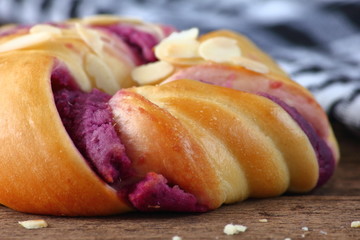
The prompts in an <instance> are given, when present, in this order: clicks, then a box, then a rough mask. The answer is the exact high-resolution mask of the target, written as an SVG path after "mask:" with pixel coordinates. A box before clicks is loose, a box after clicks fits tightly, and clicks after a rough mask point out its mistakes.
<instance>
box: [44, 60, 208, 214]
mask: <svg viewBox="0 0 360 240" xmlns="http://www.w3.org/2000/svg"><path fill="white" fill-rule="evenodd" d="M51 81H52V89H53V93H54V99H55V104H56V107H57V110H58V112H59V115H60V117H61V120H62V122H63V124H64V126H65V128H66V130H67V132H68V134H69V136H70V138H71V139H72V140H73V142H74V144H75V146H76V147H77V149H78V150H79V152H80V153H81V154H82V155H83V156H84V158H85V159H86V160H87V162H88V163H89V165H90V166H91V167H92V168H93V169H94V171H95V172H96V173H97V174H98V175H99V176H100V177H101V178H102V179H103V180H104V181H105V182H107V183H108V184H110V185H112V186H113V187H114V188H115V189H117V190H118V194H119V196H123V197H127V198H128V200H129V202H130V203H132V204H133V206H134V207H135V208H137V209H139V210H141V211H155V210H159V211H161V210H167V211H184V212H204V211H206V210H208V208H207V207H206V206H203V205H200V204H198V202H197V199H196V197H195V196H194V195H193V194H190V193H186V192H184V191H183V190H181V189H180V188H179V187H178V186H174V187H170V186H169V185H168V184H167V180H166V179H165V178H164V177H163V176H162V175H158V174H156V173H148V175H147V176H146V177H145V178H144V179H142V180H140V181H138V182H137V183H136V184H133V182H134V181H135V177H134V169H133V168H132V166H131V161H130V159H129V158H128V156H127V155H126V149H125V147H124V145H123V144H122V143H121V140H120V138H119V136H118V135H117V132H116V130H115V127H114V125H115V124H114V122H113V118H112V113H111V109H110V107H109V106H108V101H109V99H110V98H111V96H110V95H108V94H106V93H103V92H101V91H99V90H97V89H94V90H93V91H91V92H90V93H85V92H83V91H81V90H79V88H78V87H77V85H76V84H75V81H74V80H73V78H72V76H71V75H70V74H69V72H68V71H67V69H66V68H65V67H64V66H63V65H61V64H59V63H57V64H56V67H55V68H54V70H53V72H52V76H51Z"/></svg>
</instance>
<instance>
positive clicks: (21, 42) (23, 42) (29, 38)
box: [0, 32, 54, 52]
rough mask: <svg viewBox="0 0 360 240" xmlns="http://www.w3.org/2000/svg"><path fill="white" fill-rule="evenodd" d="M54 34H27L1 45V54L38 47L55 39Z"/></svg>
mask: <svg viewBox="0 0 360 240" xmlns="http://www.w3.org/2000/svg"><path fill="white" fill-rule="evenodd" d="M53 36H54V35H53V34H52V33H49V32H38V33H34V34H26V35H23V36H19V37H16V38H14V39H12V40H9V41H7V42H4V43H3V44H1V45H0V52H8V51H12V50H16V49H23V48H28V47H31V46H36V45H39V44H41V43H44V42H46V41H49V40H50V39H51V38H53Z"/></svg>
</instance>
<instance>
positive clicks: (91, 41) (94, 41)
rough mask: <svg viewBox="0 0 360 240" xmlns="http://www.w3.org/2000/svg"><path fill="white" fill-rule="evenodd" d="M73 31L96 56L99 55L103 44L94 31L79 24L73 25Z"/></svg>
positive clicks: (99, 36) (97, 33)
mask: <svg viewBox="0 0 360 240" xmlns="http://www.w3.org/2000/svg"><path fill="white" fill-rule="evenodd" d="M75 29H76V31H77V33H78V34H79V36H80V38H81V39H82V40H83V41H84V42H85V43H86V44H87V45H88V46H89V47H90V48H91V49H92V50H93V51H94V52H95V53H97V54H99V55H101V54H102V51H103V48H104V42H103V41H102V40H101V35H100V34H99V32H98V31H96V30H94V29H89V28H87V27H84V26H83V25H81V24H80V23H75Z"/></svg>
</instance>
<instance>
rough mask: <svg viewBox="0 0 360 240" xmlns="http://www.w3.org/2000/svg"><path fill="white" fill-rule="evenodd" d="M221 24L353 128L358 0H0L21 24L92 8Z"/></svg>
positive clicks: (3, 12) (359, 108)
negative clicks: (248, 41)
mask: <svg viewBox="0 0 360 240" xmlns="http://www.w3.org/2000/svg"><path fill="white" fill-rule="evenodd" d="M104 13H110V14H119V15H123V16H135V17H139V18H141V19H143V20H145V21H151V22H162V23H168V24H171V25H175V26H176V27H177V28H178V29H187V28H190V27H193V26H197V27H199V28H200V30H201V31H202V32H207V31H211V30H215V29H220V28H227V29H231V30H235V31H238V32H241V33H244V34H246V35H247V36H249V37H250V38H251V39H252V40H254V41H255V42H256V43H257V44H258V45H259V46H260V47H262V48H263V49H265V50H266V51H267V52H268V53H270V54H271V55H272V56H273V57H274V58H275V59H276V60H277V61H278V62H279V63H280V64H281V65H282V67H283V68H284V69H285V70H286V71H287V72H288V73H289V74H290V75H291V76H292V78H293V79H294V80H295V81H297V82H299V83H300V84H302V85H304V86H305V87H307V88H308V89H309V90H310V91H312V93H313V94H314V95H315V97H316V98H317V100H318V101H319V102H320V104H321V105H322V106H323V107H324V108H325V109H326V111H327V112H328V114H329V115H330V116H332V117H334V118H335V119H337V120H338V121H340V122H342V123H343V124H345V125H346V126H348V127H349V129H351V130H353V131H354V132H355V133H357V134H359V135H360V1H349V0H327V1H302V0H221V1H219V0H197V1H192V0H133V1H131V0H98V1H96V0H61V1H55V0H0V21H2V22H4V23H5V22H19V23H25V24H31V23H37V22H47V21H61V20H64V19H67V18H69V17H84V16H89V15H94V14H104Z"/></svg>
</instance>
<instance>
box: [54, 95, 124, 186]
mask: <svg viewBox="0 0 360 240" xmlns="http://www.w3.org/2000/svg"><path fill="white" fill-rule="evenodd" d="M54 96H55V103H56V106H57V109H58V111H59V114H60V116H61V119H62V121H63V124H64V126H65V128H66V130H67V132H68V133H69V135H70V137H71V139H72V140H73V142H74V143H75V145H76V147H77V148H78V149H79V151H80V152H81V153H82V155H83V156H84V157H85V159H86V160H87V161H88V162H89V163H90V165H91V166H93V167H94V169H95V171H96V172H97V173H98V174H99V175H100V176H101V177H102V178H103V179H104V180H105V181H106V182H108V183H116V182H118V181H120V180H121V179H125V178H128V177H130V176H131V171H129V170H130V166H131V162H130V160H129V158H128V157H127V155H126V153H125V147H124V146H123V144H122V143H121V141H120V139H119V138H118V136H117V133H116V131H115V129H114V127H113V124H114V122H113V120H112V115H111V111H110V109H109V106H108V104H107V101H108V100H109V99H110V96H109V95H107V94H105V93H103V92H101V91H99V90H96V89H95V90H93V91H91V92H90V93H84V92H82V91H79V90H68V89H62V90H58V91H56V92H55V93H54ZM120 178H121V179H120Z"/></svg>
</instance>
